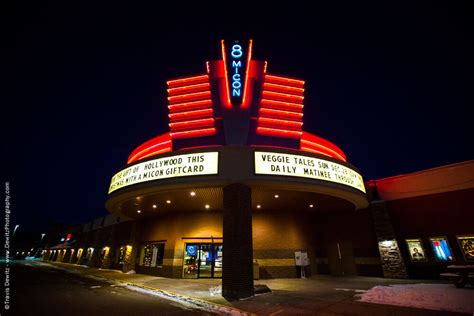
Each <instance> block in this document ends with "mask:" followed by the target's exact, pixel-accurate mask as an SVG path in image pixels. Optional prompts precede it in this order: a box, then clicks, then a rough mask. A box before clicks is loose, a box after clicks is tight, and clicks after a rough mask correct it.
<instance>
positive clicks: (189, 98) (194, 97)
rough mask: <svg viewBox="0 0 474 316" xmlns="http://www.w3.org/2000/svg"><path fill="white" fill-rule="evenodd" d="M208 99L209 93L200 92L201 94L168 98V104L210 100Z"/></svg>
mask: <svg viewBox="0 0 474 316" xmlns="http://www.w3.org/2000/svg"><path fill="white" fill-rule="evenodd" d="M210 97H211V91H202V92H195V93H188V94H182V95H177V96H174V97H168V101H169V102H170V104H174V103H177V102H179V101H194V100H199V99H203V98H210Z"/></svg>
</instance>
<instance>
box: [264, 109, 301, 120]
mask: <svg viewBox="0 0 474 316" xmlns="http://www.w3.org/2000/svg"><path fill="white" fill-rule="evenodd" d="M260 115H262V116H266V115H270V116H272V117H276V118H282V119H286V118H293V119H301V118H302V117H303V113H298V112H292V111H281V110H273V109H267V108H261V109H260Z"/></svg>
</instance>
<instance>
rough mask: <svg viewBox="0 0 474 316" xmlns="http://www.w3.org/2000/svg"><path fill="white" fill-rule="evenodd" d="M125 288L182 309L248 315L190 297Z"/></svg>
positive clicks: (128, 286) (145, 289) (139, 288)
mask: <svg viewBox="0 0 474 316" xmlns="http://www.w3.org/2000/svg"><path fill="white" fill-rule="evenodd" d="M125 287H126V288H128V289H130V290H133V291H137V292H141V293H146V294H150V295H154V296H158V297H161V298H164V299H167V300H171V301H174V302H177V303H179V304H181V305H182V306H183V307H186V308H189V309H194V310H196V309H197V310H201V311H205V312H210V313H216V314H219V315H233V316H234V315H235V316H237V315H241V316H243V315H249V314H248V313H246V312H243V311H239V310H235V309H233V308H230V307H226V306H222V305H216V304H212V303H209V302H206V301H203V300H196V299H194V298H191V297H186V296H181V295H179V294H174V293H171V292H167V291H162V290H152V289H147V288H143V287H140V286H136V285H126V286H125Z"/></svg>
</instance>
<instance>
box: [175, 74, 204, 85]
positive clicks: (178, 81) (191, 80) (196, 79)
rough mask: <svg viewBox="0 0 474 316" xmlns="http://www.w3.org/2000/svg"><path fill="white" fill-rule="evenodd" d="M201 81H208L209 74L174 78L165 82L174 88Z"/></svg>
mask: <svg viewBox="0 0 474 316" xmlns="http://www.w3.org/2000/svg"><path fill="white" fill-rule="evenodd" d="M202 82H209V76H208V75H207V74H206V75H199V76H193V77H187V78H181V79H175V80H169V81H167V82H166V83H167V84H168V87H169V88H175V87H179V86H182V85H190V84H196V83H202Z"/></svg>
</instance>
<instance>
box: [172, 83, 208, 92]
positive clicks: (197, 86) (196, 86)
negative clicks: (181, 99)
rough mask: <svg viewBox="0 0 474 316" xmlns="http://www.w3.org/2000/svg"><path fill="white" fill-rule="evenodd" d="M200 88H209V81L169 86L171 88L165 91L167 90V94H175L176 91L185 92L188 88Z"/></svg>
mask: <svg viewBox="0 0 474 316" xmlns="http://www.w3.org/2000/svg"><path fill="white" fill-rule="evenodd" d="M201 88H209V82H205V83H198V84H193V85H189V86H181V87H178V88H171V89H167V90H166V91H168V94H176V93H178V94H179V93H180V92H185V91H189V90H200V89H201Z"/></svg>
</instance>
